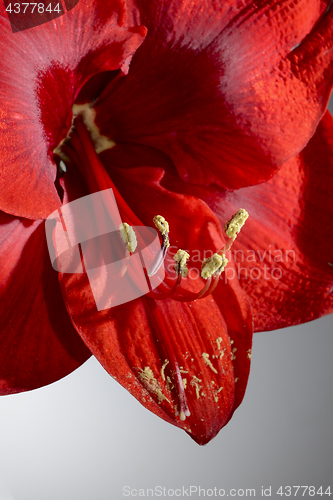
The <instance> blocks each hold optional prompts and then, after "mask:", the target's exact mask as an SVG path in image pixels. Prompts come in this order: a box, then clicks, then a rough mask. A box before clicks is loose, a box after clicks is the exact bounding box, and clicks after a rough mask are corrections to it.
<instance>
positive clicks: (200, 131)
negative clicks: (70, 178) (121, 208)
mask: <svg viewBox="0 0 333 500" xmlns="http://www.w3.org/2000/svg"><path fill="white" fill-rule="evenodd" d="M328 3H329V2H328V1H321V0H317V1H313V2H311V5H309V2H308V1H307V0H298V1H296V2H295V1H294V0H284V1H281V2H276V1H275V0H274V1H273V0H270V1H260V2H250V1H247V2H245V5H244V2H236V1H227V2H226V1H223V2H222V1H220V2H211V3H210V4H209V5H205V7H204V8H203V4H202V2H201V1H198V0H187V1H184V2H181V3H179V2H176V1H158V2H146V1H144V0H141V1H139V2H138V5H139V8H140V10H141V14H142V21H143V23H144V24H145V25H147V27H148V35H147V38H146V40H145V42H144V44H143V45H142V47H141V48H140V49H139V50H138V52H137V53H136V55H135V57H134V59H133V61H132V64H131V70H130V72H129V74H128V76H126V77H124V78H122V79H120V80H119V81H117V82H114V83H111V85H110V86H109V87H108V89H107V91H106V92H105V94H104V98H101V100H100V102H99V103H97V104H96V107H97V110H98V113H99V115H98V124H99V125H100V127H101V129H102V132H103V133H104V134H106V135H108V136H109V137H111V138H112V139H114V140H115V141H116V142H118V141H126V142H130V141H132V142H136V143H140V144H145V145H149V146H153V147H156V148H158V149H160V150H162V151H164V152H165V153H167V154H168V155H169V156H170V157H171V158H172V160H173V161H174V163H175V165H176V168H177V171H178V173H179V175H180V176H181V177H182V179H183V180H186V181H188V182H192V183H195V184H204V185H207V184H209V183H212V182H215V183H217V184H218V185H220V186H221V187H224V188H227V189H236V188H240V187H243V186H247V185H252V184H256V183H259V182H262V181H264V180H267V179H268V178H270V177H271V176H272V175H273V173H274V172H275V171H276V170H277V168H278V167H279V166H281V165H282V164H283V163H284V162H286V161H287V160H288V159H289V158H290V157H292V156H294V155H295V154H296V153H298V152H299V151H300V150H301V149H302V148H303V147H304V146H305V144H306V143H307V142H308V140H309V139H310V137H311V135H312V134H313V133H314V131H315V128H316V126H317V124H318V121H319V120H320V118H321V117H322V114H323V112H324V110H325V106H326V104H327V99H328V96H329V92H330V89H331V87H332V80H333V69H332V68H333V65H332V57H333V49H332V39H333V37H332V30H333V22H332V15H333V14H332V7H331V8H330V10H329V13H328V14H327V15H326V17H325V16H324V12H325V9H326V8H327V5H328ZM298 44H299V46H298V47H297V49H295V46H297V45H298ZM105 109H108V114H106V113H105V111H104V110H105Z"/></svg>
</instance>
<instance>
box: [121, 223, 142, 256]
mask: <svg viewBox="0 0 333 500" xmlns="http://www.w3.org/2000/svg"><path fill="white" fill-rule="evenodd" d="M119 231H120V236H121V239H122V240H123V242H124V243H125V245H126V247H127V250H128V251H129V252H131V253H133V252H135V249H136V247H137V245H138V242H137V239H136V235H135V232H134V229H133V228H132V226H129V225H128V224H127V223H126V222H124V223H123V224H120V226H119Z"/></svg>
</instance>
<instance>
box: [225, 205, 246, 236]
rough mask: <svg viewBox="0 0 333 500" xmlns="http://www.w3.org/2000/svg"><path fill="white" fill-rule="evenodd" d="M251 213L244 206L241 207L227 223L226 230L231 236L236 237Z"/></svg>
mask: <svg viewBox="0 0 333 500" xmlns="http://www.w3.org/2000/svg"><path fill="white" fill-rule="evenodd" d="M248 216H249V214H248V213H247V211H246V210H244V208H240V209H239V210H238V212H237V213H235V215H233V216H232V217H231V219H230V220H228V221H227V222H226V223H225V226H224V230H225V232H226V233H227V236H229V238H235V237H236V236H237V234H238V233H239V231H240V230H241V229H242V227H243V226H244V224H245V221H246V219H247V218H248Z"/></svg>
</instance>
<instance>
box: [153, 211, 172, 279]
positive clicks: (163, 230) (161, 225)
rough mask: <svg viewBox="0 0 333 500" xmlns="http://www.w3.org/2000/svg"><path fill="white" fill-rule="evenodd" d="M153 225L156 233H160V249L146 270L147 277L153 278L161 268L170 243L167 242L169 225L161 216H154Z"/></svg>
mask: <svg viewBox="0 0 333 500" xmlns="http://www.w3.org/2000/svg"><path fill="white" fill-rule="evenodd" d="M153 221H154V224H155V226H156V228H157V229H158V231H159V232H160V235H161V237H162V248H161V249H160V250H159V252H158V253H157V255H156V257H155V259H154V261H153V263H152V265H151V266H150V268H149V269H148V276H154V274H156V273H157V272H158V270H159V269H160V267H161V266H162V264H163V262H164V259H165V257H166V254H167V251H168V248H169V246H170V241H169V224H168V223H167V221H166V220H165V218H164V217H162V215H156V216H155V217H154V218H153Z"/></svg>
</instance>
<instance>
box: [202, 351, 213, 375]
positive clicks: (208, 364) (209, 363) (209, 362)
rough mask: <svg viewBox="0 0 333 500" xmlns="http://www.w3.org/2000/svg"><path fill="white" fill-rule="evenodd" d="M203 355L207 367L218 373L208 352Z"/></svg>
mask: <svg viewBox="0 0 333 500" xmlns="http://www.w3.org/2000/svg"><path fill="white" fill-rule="evenodd" d="M201 355H202V358H203V360H204V362H205V365H207V366H208V367H209V368H210V369H211V370H212V371H213V372H214V373H217V370H216V368H214V366H213V364H212V362H211V360H210V359H209V354H208V353H207V352H203V353H202V354H201Z"/></svg>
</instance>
